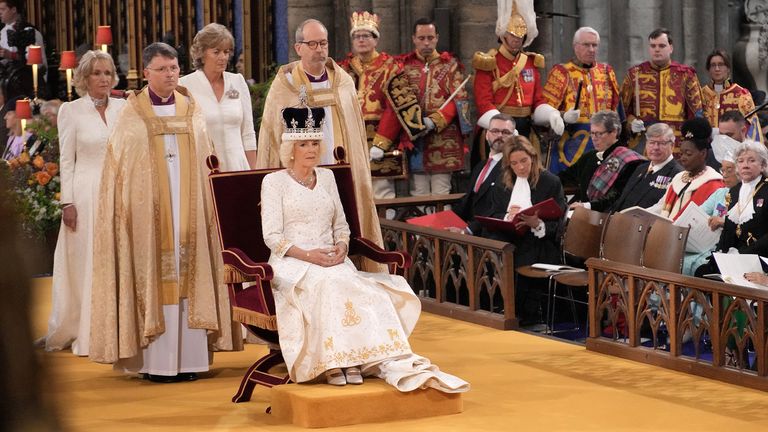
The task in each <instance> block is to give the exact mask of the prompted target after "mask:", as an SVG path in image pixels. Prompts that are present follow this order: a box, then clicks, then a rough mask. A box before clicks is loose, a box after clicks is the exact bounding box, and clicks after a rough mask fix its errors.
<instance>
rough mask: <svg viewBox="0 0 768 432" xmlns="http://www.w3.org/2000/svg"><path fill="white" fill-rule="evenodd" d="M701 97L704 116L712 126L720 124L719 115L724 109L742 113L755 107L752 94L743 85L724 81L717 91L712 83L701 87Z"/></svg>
mask: <svg viewBox="0 0 768 432" xmlns="http://www.w3.org/2000/svg"><path fill="white" fill-rule="evenodd" d="M701 99H702V103H703V105H704V116H705V117H706V118H707V120H708V121H709V124H710V125H712V127H713V128H714V127H717V126H718V125H719V124H720V116H721V115H723V113H725V112H726V111H739V112H740V113H742V114H747V113H748V112H750V111H752V110H753V109H755V103H754V102H753V101H752V95H751V94H750V93H749V90H747V89H745V88H744V87H742V86H740V85H738V84H734V83H730V82H728V81H726V82H725V85H724V86H723V90H722V91H721V92H720V93H718V92H716V91H715V87H714V86H713V84H712V83H710V84H708V85H705V86H704V87H702V88H701Z"/></svg>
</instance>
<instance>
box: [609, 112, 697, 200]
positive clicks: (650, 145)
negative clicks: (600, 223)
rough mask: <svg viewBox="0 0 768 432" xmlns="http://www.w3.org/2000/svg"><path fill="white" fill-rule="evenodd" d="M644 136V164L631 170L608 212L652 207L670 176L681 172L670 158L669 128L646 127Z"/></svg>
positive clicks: (672, 135) (672, 136)
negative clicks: (646, 157) (645, 157)
mask: <svg viewBox="0 0 768 432" xmlns="http://www.w3.org/2000/svg"><path fill="white" fill-rule="evenodd" d="M645 137H646V142H645V151H646V153H647V156H648V162H643V163H641V164H640V165H638V166H637V168H635V171H634V172H633V173H632V176H631V177H630V178H629V181H627V184H626V186H624V190H623V191H622V192H621V196H620V197H619V199H618V200H616V202H615V203H614V204H613V207H611V211H622V210H624V209H627V208H630V207H635V206H638V207H643V208H648V207H651V206H653V205H654V204H656V203H657V202H658V201H659V200H660V199H661V197H662V196H664V192H665V191H666V190H667V186H668V185H669V183H670V182H671V181H672V177H674V176H675V174H677V173H679V172H680V171H682V170H683V168H682V167H681V166H680V164H679V163H677V161H676V160H675V159H674V158H673V157H672V144H673V143H674V142H675V131H674V130H672V128H671V127H669V125H667V124H665V123H655V124H653V125H652V126H650V127H648V130H647V131H646V133H645Z"/></svg>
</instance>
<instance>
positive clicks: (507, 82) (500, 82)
mask: <svg viewBox="0 0 768 432" xmlns="http://www.w3.org/2000/svg"><path fill="white" fill-rule="evenodd" d="M501 50H502V54H503V53H504V51H506V50H505V48H504V47H503V46H502V47H501ZM507 52H508V51H507ZM526 63H528V54H526V53H524V52H522V51H521V52H520V54H518V56H517V62H515V66H513V67H512V69H510V70H509V72H507V73H506V74H504V75H503V76H501V77H499V78H498V79H496V80H495V81H494V82H493V84H492V88H493V92H494V93H495V92H496V90H498V89H499V87H505V88H508V89H509V90H507V94H506V95H505V96H504V99H502V100H501V102H499V104H498V105H497V108H498V107H502V106H504V105H506V103H507V101H508V100H509V98H510V97H512V93H513V92H514V91H515V89H516V88H517V86H518V85H519V83H518V79H519V76H520V72H522V70H523V68H524V67H525V64H526ZM496 70H497V71H498V67H497V68H496Z"/></svg>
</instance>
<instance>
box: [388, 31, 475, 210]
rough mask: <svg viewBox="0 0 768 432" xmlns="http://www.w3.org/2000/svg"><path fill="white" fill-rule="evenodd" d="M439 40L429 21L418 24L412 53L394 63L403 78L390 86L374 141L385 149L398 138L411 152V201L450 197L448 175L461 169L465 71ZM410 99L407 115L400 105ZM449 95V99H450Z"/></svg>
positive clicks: (397, 79)
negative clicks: (412, 129) (415, 129)
mask: <svg viewBox="0 0 768 432" xmlns="http://www.w3.org/2000/svg"><path fill="white" fill-rule="evenodd" d="M439 37H440V36H439V34H438V33H437V28H436V27H435V23H434V22H433V21H432V20H430V19H427V18H420V19H418V20H416V22H415V23H414V25H413V35H412V36H411V39H412V41H413V46H414V50H413V51H412V52H410V53H408V54H404V55H402V56H401V57H399V58H398V60H400V61H402V63H403V73H402V74H400V75H398V76H396V77H395V78H393V79H392V82H391V83H390V85H389V87H390V88H389V89H388V91H389V92H390V102H392V103H391V104H390V105H389V107H388V108H387V112H385V116H384V117H382V120H381V123H379V130H378V131H377V133H376V137H375V138H374V144H375V145H376V146H379V147H382V148H387V147H388V146H391V145H392V143H393V142H394V141H395V140H396V139H397V138H398V136H399V137H400V141H401V142H402V143H403V146H404V147H405V148H406V149H408V150H409V152H408V162H409V164H408V168H409V170H410V180H411V195H412V196H424V195H444V194H449V193H450V192H451V174H452V173H453V172H454V171H461V169H462V168H463V167H464V148H465V144H464V136H463V135H464V129H465V128H464V127H462V126H464V125H467V124H468V122H467V121H466V116H467V115H468V112H467V111H468V106H467V105H466V99H467V93H466V91H465V89H464V88H463V87H461V85H462V84H463V83H464V66H463V65H462V64H461V62H460V61H459V59H458V58H456V57H454V56H453V55H452V54H451V53H449V52H442V53H441V52H438V51H437V49H436V47H437V41H438V38H439ZM395 87H396V88H395ZM454 93H455V95H454ZM413 95H415V96H416V98H412V99H415V100H414V101H413V104H412V105H410V109H408V110H405V108H404V106H402V105H400V101H404V102H407V101H408V100H409V99H411V96H413ZM452 95H454V97H453V99H449V98H450V97H451V96H452ZM406 96H407V97H406ZM404 111H408V112H409V113H418V117H415V116H412V117H411V118H408V119H404V118H403V116H402V113H403V112H404ZM393 113H396V115H393ZM397 116H400V117H399V118H398V117H397ZM409 124H417V125H418V126H420V128H421V129H422V131H421V132H419V133H418V134H417V136H415V137H412V136H411V135H410V134H409V133H405V127H406V126H408V125H409ZM470 128H471V127H470ZM401 132H402V133H401ZM467 132H469V130H467Z"/></svg>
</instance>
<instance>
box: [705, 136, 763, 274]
mask: <svg viewBox="0 0 768 432" xmlns="http://www.w3.org/2000/svg"><path fill="white" fill-rule="evenodd" d="M735 159H736V170H737V172H738V175H739V178H740V179H741V182H740V183H738V184H737V185H736V186H734V187H732V188H731V189H730V191H728V194H726V198H725V201H726V203H727V205H728V214H727V215H726V217H725V222H724V226H723V232H722V234H721V235H720V242H719V243H718V245H717V249H716V250H718V251H721V252H725V253H739V254H757V255H761V256H764V257H765V256H768V187H766V186H765V185H766V183H768V179H767V178H766V176H768V151H766V148H765V146H763V145H762V144H760V143H755V142H751V141H747V142H744V143H742V144H740V145H739V146H738V147H737V148H736V152H735ZM708 273H721V272H720V271H719V269H718V268H717V263H715V260H714V259H711V258H710V260H709V262H708V263H706V264H704V265H702V266H701V267H699V268H698V270H696V276H701V275H704V274H708Z"/></svg>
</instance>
